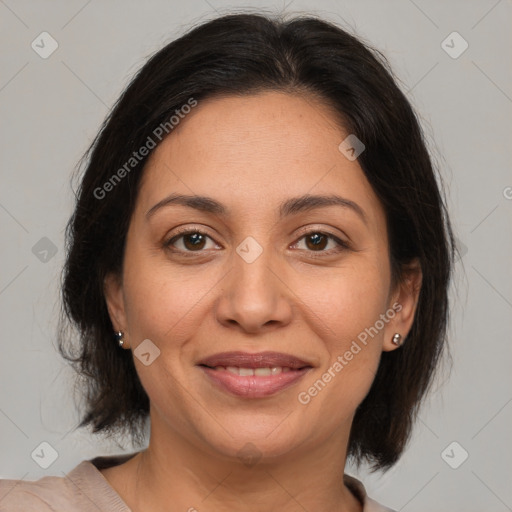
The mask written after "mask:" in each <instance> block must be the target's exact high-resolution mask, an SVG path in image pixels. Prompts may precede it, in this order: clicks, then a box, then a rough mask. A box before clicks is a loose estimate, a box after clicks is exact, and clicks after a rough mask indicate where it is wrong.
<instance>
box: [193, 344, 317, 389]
mask: <svg viewBox="0 0 512 512" xmlns="http://www.w3.org/2000/svg"><path fill="white" fill-rule="evenodd" d="M197 366H198V367H199V368H200V369H201V370H202V371H203V372H204V374H205V375H206V376H207V377H208V379H209V380H210V381H211V382H212V383H213V384H214V385H215V386H216V387H217V388H218V389H220V390H222V391H224V392H227V393H228V394H231V395H234V396H237V397H243V398H263V397H268V396H271V395H274V394H276V393H278V392H279V391H283V390H284V389H286V388H288V387H290V386H292V385H293V384H295V383H297V382H298V381H299V380H300V379H302V377H303V376H304V375H305V374H306V373H307V372H309V370H311V369H312V368H313V366H312V365H311V364H310V363H308V362H306V361H304V360H302V359H299V358H297V357H295V356H292V355H290V354H283V353H279V352H260V353H257V354H250V353H247V352H224V353H221V354H216V355H213V356H210V357H208V358H206V359H204V360H202V361H201V362H200V363H198V365H197Z"/></svg>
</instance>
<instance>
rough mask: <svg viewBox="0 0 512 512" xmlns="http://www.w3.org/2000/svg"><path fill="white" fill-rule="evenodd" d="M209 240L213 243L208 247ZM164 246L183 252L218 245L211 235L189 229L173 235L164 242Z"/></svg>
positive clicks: (197, 250)
mask: <svg viewBox="0 0 512 512" xmlns="http://www.w3.org/2000/svg"><path fill="white" fill-rule="evenodd" d="M208 242H210V244H211V246H210V247H207V244H208ZM164 246H165V247H166V248H168V249H171V250H172V251H174V252H182V253H190V252H200V251H202V250H204V249H208V248H212V247H213V248H215V247H218V246H217V245H216V244H215V243H214V242H213V240H212V238H211V237H210V236H208V235H207V234H206V233H203V232H201V231H198V230H197V229H193V230H192V229H189V230H188V231H183V232H181V233H179V234H178V235H175V236H173V237H172V238H170V239H169V240H168V241H167V242H165V243H164Z"/></svg>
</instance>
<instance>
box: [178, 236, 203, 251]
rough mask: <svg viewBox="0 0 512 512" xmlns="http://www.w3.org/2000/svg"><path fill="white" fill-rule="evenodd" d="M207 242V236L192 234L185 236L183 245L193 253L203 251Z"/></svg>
mask: <svg viewBox="0 0 512 512" xmlns="http://www.w3.org/2000/svg"><path fill="white" fill-rule="evenodd" d="M205 240H206V238H205V236H204V235H203V234H201V233H192V234H190V235H183V245H184V246H185V247H186V248H187V249H189V250H191V251H195V250H198V249H203V248H204V247H203V246H204V243H205Z"/></svg>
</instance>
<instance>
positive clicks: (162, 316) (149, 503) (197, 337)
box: [102, 91, 421, 512]
mask: <svg viewBox="0 0 512 512" xmlns="http://www.w3.org/2000/svg"><path fill="white" fill-rule="evenodd" d="M347 135H348V133H347V132H346V131H345V130H344V129H343V128H342V127H341V126H340V124H339V123H338V122H337V117H336V115H335V113H334V112H332V111H331V110H330V109H329V108H328V107H327V106H325V105H323V104H321V103H319V102H318V101H317V100H315V99H314V98H312V97H308V96H301V95H298V94H286V93H282V92H274V91H271V92H264V93H258V94H254V95H249V96H244V97H221V98H215V99H209V100H205V101H202V102H199V104H198V106H197V107H195V108H194V109H193V110H192V112H191V113H190V114H188V115H187V117H186V118H185V119H184V120H182V121H181V123H180V124H179V125H178V126H177V127H176V128H175V129H174V130H173V132H172V133H171V134H170V135H169V136H168V137H167V138H166V139H165V140H164V141H163V142H162V143H161V144H160V145H159V146H158V147H157V148H156V149H155V151H154V152H153V153H152V155H151V157H150V159H149V161H148V163H147V165H146V168H145V170H144V176H143V179H142V183H141V188H140V190H139V193H138V198H137V203H136V207H135V211H134V213H133V216H132V219H131V223H130V227H129V231H128V236H127V244H126V250H125V259H124V266H123V273H122V276H115V275H111V276H109V277H108V278H107V279H106V282H105V295H106V299H107V305H108V309H109V313H110V316H111V319H112V323H113V326H114V328H115V329H116V330H121V331H123V332H124V333H125V335H124V339H125V346H124V348H127V349H129V350H134V349H135V348H136V347H137V346H138V345H139V344H140V343H141V342H142V340H145V339H150V340H151V341H152V342H153V343H154V344H155V345H156V346H157V347H158V349H159V350H160V355H159V356H158V357H157V358H156V359H155V360H154V362H153V363H151V364H150V365H149V366H145V365H144V364H142V363H141V361H140V360H139V359H138V358H137V357H134V362H135V365H136V368H137V372H138V375H139V377H140V379H141V382H142V384H143V386H144V388H145V390H146V392H147V394H148V396H149V398H150V403H151V406H150V418H151V435H150V442H149V447H148V449H147V450H145V451H142V452H140V453H139V454H138V455H136V456H135V457H134V458H132V459H131V460H129V461H128V462H126V463H125V464H122V465H120V466H117V467H114V468H109V469H105V470H102V473H103V475H104V476H105V478H106V479H107V480H108V481H109V482H110V483H111V485H112V486H113V487H114V489H116V491H117V492H118V493H119V494H120V495H121V497H122V498H123V499H124V500H125V501H126V503H127V504H128V506H129V507H131V508H132V510H134V511H142V510H144V511H145V512H147V511H150V512H151V511H156V510H167V511H170V512H173V511H186V510H194V508H195V509H196V510H198V511H200V512H208V511H212V512H213V511H215V512H222V511H228V510H229V511H231V512H232V511H242V510H243V511H245V512H247V511H250V512H268V511H269V510H280V511H283V512H296V511H301V512H303V510H315V511H317V512H332V511H346V512H355V511H360V510H362V508H361V505H360V504H359V502H358V501H357V500H356V499H355V497H354V496H353V495H352V493H351V492H350V491H349V490H348V488H347V487H346V486H344V485H342V475H343V470H344V466H345V459H346V453H347V444H348V437H349V432H350V426H351V423H352V420H353V416H354V413H355V410H356V407H357V406H358V405H359V404H360V403H361V401H362V400H363V399H364V397H365V396H366V394H367V392H368V391H369V389H370V386H371V384H372V381H373V378H374V374H375V372H376V370H377V367H378V364H379V359H380V356H381V353H382V351H390V350H395V349H397V347H396V346H395V345H394V344H393V343H392V342H391V339H392V337H393V334H394V333H400V334H401V335H402V336H406V335H407V333H408V332H409V330H410V328H411V325H412V321H413V318H414V311H415V308H416V303H417V300H418V292H419V288H420V284H421V272H420V270H419V268H418V267H417V265H416V266H415V265H412V266H411V267H410V268H409V269H408V270H407V272H405V273H404V277H403V279H402V280H401V282H400V284H398V285H396V286H392V281H391V272H390V261H389V254H388V236H387V231H386V220H385V213H384V210H383V208H382V205H381V204H380V202H379V200H378V199H377V197H376V195H375V193H374V192H373V189H372V187H371V186H370V184H369V183H368V181H367V180H366V178H365V176H364V174H363V172H362V170H361V168H360V166H359V164H358V162H357V160H355V161H350V160H348V159H347V158H346V157H345V156H344V155H343V154H342V153H341V152H340V151H339V149H338V146H339V144H340V142H341V141H342V140H343V139H345V137H346V136H347ZM172 193H177V194H195V195H205V196H209V197H211V198H213V199H215V200H216V201H218V202H220V203H222V204H223V205H224V206H225V207H226V208H227V209H228V210H229V214H228V215H226V216H221V215H218V214H212V213H209V212H202V211H199V210H196V209H193V208H190V207H187V206H182V205H171V206H167V207H163V208H160V209H158V210H156V211H155V212H154V214H153V215H151V216H150V218H149V219H148V218H147V217H146V214H147V212H148V211H149V210H150V209H151V208H152V207H153V206H154V205H156V204H157V203H159V202H160V201H161V200H162V199H164V198H165V197H167V196H168V195H170V194H172ZM304 194H315V195H316V194H327V195H329V194H337V195H340V196H342V197H344V198H346V199H349V200H350V201H353V202H354V203H356V204H357V205H359V207H360V208H361V210H363V212H364V217H365V218H364V220H363V219H362V218H361V217H360V216H359V215H358V214H357V213H356V212H355V211H353V210H352V209H351V208H347V207H340V206H327V207H325V206H324V207H321V208H316V209H311V210H309V211H302V212H298V213H296V214H293V215H289V216H287V217H285V218H282V219H281V218H279V215H278V208H279V205H280V204H281V203H282V202H283V201H285V200H287V199H290V198H291V197H296V196H302V195H304ZM178 226H180V228H191V229H192V230H193V229H194V228H196V229H197V228H199V229H201V230H203V231H205V232H206V233H207V235H208V236H207V237H206V238H205V241H204V242H203V245H200V250H197V249H196V250H195V251H194V245H193V243H191V242H190V237H188V238H187V237H181V238H179V239H177V240H175V241H174V246H173V247H174V251H172V249H171V248H169V247H166V246H165V242H166V241H168V240H169V239H170V238H173V236H175V235H177V232H176V228H177V227H178ZM306 231H307V232H313V233H329V234H332V235H333V236H335V237H337V238H339V239H340V240H343V241H345V242H347V243H348V248H344V247H339V246H338V244H337V243H336V242H335V241H334V240H332V239H327V240H325V241H324V243H323V245H322V244H320V245H321V247H320V248H317V247H316V246H314V244H312V243H311V236H310V237H308V236H305V232H306ZM248 236H251V237H253V238H254V239H255V240H256V241H257V242H258V244H259V245H260V246H261V248H262V249H263V252H262V254H261V255H260V256H259V257H258V258H257V259H256V260H255V261H254V262H252V263H247V262H246V261H245V260H244V259H242V258H241V257H240V256H239V255H238V253H237V252H236V248H237V247H238V246H239V244H240V243H241V242H242V241H243V240H244V239H245V238H246V237H248ZM337 248H338V249H339V250H337ZM186 251H188V253H187V254H191V255H192V256H191V257H187V256H183V253H185V252H186ZM395 302H398V303H399V304H400V305H401V307H402V308H401V311H400V312H399V313H396V315H395V316H394V318H393V319H392V320H389V321H388V322H387V323H385V326H384V328H383V329H381V330H380V331H379V333H378V335H375V336H374V337H373V338H369V340H370V341H369V342H368V344H367V345H366V346H364V347H363V349H362V350H361V351H360V352H359V353H358V354H357V355H355V356H354V357H353V359H352V360H351V361H350V362H348V364H347V365H346V366H345V367H344V368H343V370H342V371H341V372H339V373H337V374H336V377H335V378H333V379H332V380H331V381H330V382H329V383H328V384H327V385H326V386H325V388H324V389H323V390H322V391H321V392H319V393H318V394H317V396H315V397H313V398H312V399H311V401H310V402H309V403H308V404H306V405H303V404H301V403H300V402H299V401H298V399H297V395H298V393H299V392H301V391H307V390H308V388H309V387H311V386H312V385H313V383H314V382H315V381H317V380H318V379H319V378H321V376H322V374H324V373H325V371H326V370H327V369H328V368H329V367H331V366H332V365H333V363H334V362H335V361H336V359H337V357H338V356H340V355H343V354H345V352H346V351H347V350H349V348H350V346H351V343H352V341H353V340H356V339H357V336H358V334H360V333H361V332H363V331H364V330H365V328H368V327H370V326H373V325H374V324H375V322H376V321H377V320H378V319H379V318H380V315H381V314H384V313H385V312H386V310H388V309H389V308H391V306H392V305H393V304H394V303H395ZM232 350H240V351H248V352H252V353H254V352H260V351H266V350H271V351H278V352H284V353H288V354H293V355H295V356H296V357H299V358H301V359H304V360H306V361H308V362H309V363H310V364H311V365H312V366H313V368H312V370H310V371H309V373H308V374H307V375H305V376H304V378H303V379H302V380H301V381H300V382H299V383H297V384H295V385H293V386H292V387H289V388H288V389H285V390H283V391H281V392H279V393H277V394H275V395H274V396H271V397H266V398H259V399H252V400H251V399H243V398H239V397H234V396H231V395H228V394H226V393H225V392H223V391H221V390H219V389H217V388H216V387H214V386H213V385H212V384H211V383H210V381H209V380H208V379H207V378H206V376H205V375H204V374H203V372H202V371H201V370H200V369H199V368H198V367H197V366H196V364H197V363H198V362H199V361H200V359H202V358H204V357H206V356H210V355H213V354H215V353H218V352H224V351H232ZM247 443H252V446H254V447H255V448H253V450H256V451H257V454H258V457H259V460H258V461H257V463H255V464H252V465H246V464H244V463H243V461H242V460H241V458H240V456H239V452H240V450H243V449H244V447H246V448H245V450H247V449H248V448H247Z"/></svg>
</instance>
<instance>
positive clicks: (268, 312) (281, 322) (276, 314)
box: [216, 249, 293, 334]
mask: <svg viewBox="0 0 512 512" xmlns="http://www.w3.org/2000/svg"><path fill="white" fill-rule="evenodd" d="M240 254H243V253H242V252H241V253H240ZM292 297H293V293H292V292H291V291H290V287H289V286H288V285H287V283H286V278H285V276H284V272H283V268H282V265H281V266H280V265H279V262H278V261H277V258H275V257H274V256H273V255H272V251H271V249H265V250H263V252H262V253H261V254H260V255H259V256H258V257H257V258H256V259H255V260H254V261H251V259H250V258H249V259H244V257H242V256H240V255H239V254H238V253H236V254H233V267H232V269H231V271H230V272H229V273H228V274H227V275H226V277H225V279H224V283H223V286H222V288H221V292H220V297H219V299H218V301H217V307H216V309H217V310H216V315H217V319H218V321H219V322H220V323H221V324H222V325H224V326H225V327H230V328H234V327H235V328H237V329H238V330H240V331H241V332H246V333H252V334H255V333H258V332H265V331H269V330H273V329H276V328H279V327H283V326H285V325H287V324H289V323H290V322H291V319H292V311H293V310H292Z"/></svg>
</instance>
